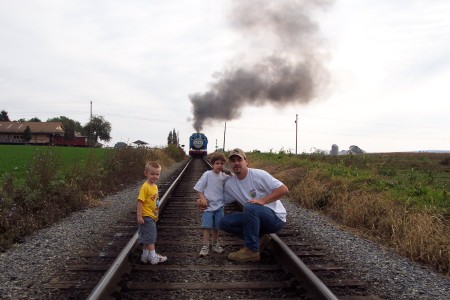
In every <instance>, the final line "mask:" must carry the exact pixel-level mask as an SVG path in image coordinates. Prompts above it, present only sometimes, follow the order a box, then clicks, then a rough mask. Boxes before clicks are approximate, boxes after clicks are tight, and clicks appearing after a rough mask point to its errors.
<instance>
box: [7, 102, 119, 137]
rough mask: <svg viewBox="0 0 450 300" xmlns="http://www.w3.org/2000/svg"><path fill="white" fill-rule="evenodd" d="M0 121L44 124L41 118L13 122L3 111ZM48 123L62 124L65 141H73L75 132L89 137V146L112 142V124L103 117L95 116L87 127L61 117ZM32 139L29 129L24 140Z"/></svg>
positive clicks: (49, 120)
mask: <svg viewBox="0 0 450 300" xmlns="http://www.w3.org/2000/svg"><path fill="white" fill-rule="evenodd" d="M0 121H4V122H42V121H41V120H40V119H39V118H37V117H34V118H31V119H29V120H25V119H23V118H22V119H18V120H15V121H11V120H10V118H9V116H8V112H7V111H6V110H2V111H1V112H0ZM46 122H61V123H62V124H63V126H64V139H65V140H73V139H74V137H75V132H79V133H80V134H81V135H84V136H87V137H88V138H89V144H90V145H95V144H97V142H98V140H102V141H105V142H109V141H110V140H111V123H110V122H108V121H107V120H105V118H104V117H103V116H100V115H94V116H92V118H91V119H90V120H89V122H87V123H86V124H85V125H83V126H82V125H81V123H80V122H78V121H75V120H73V119H70V118H68V117H65V116H60V117H56V118H49V119H47V121H46ZM27 137H30V138H31V131H30V128H29V127H27V129H25V131H24V138H25V139H27Z"/></svg>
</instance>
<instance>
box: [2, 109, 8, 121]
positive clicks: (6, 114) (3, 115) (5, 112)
mask: <svg viewBox="0 0 450 300" xmlns="http://www.w3.org/2000/svg"><path fill="white" fill-rule="evenodd" d="M0 121H6V122H10V120H9V117H8V112H7V111H6V110H2V111H1V112H0Z"/></svg>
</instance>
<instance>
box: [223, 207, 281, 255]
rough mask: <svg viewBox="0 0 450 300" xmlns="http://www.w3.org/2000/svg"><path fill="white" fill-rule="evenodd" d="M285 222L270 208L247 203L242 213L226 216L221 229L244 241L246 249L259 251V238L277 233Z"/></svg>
mask: <svg viewBox="0 0 450 300" xmlns="http://www.w3.org/2000/svg"><path fill="white" fill-rule="evenodd" d="M283 226H284V222H283V221H281V220H280V218H278V217H277V215H276V214H275V212H274V211H273V210H271V209H270V208H268V207H265V206H262V205H259V204H254V203H246V204H245V205H244V208H243V211H242V212H237V213H232V214H228V215H225V216H224V217H223V218H222V220H221V221H220V225H219V229H220V230H223V231H226V232H228V233H231V234H234V235H236V236H238V237H240V238H241V239H243V240H244V245H245V247H246V248H248V249H250V250H252V251H259V238H260V236H262V235H264V234H266V233H276V232H278V231H280V230H281V229H282V228H283Z"/></svg>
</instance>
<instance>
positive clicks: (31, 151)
mask: <svg viewBox="0 0 450 300" xmlns="http://www.w3.org/2000/svg"><path fill="white" fill-rule="evenodd" d="M43 151H55V152H56V153H57V155H58V157H59V159H60V161H61V164H62V167H63V168H67V167H69V166H71V165H73V164H76V163H83V162H84V161H85V160H86V159H87V158H88V157H89V155H94V157H95V158H96V159H99V160H102V159H104V158H105V157H106V154H107V153H108V152H110V151H112V150H111V149H103V148H79V147H57V146H55V147H43V146H29V145H27V146H23V145H0V177H2V176H3V175H4V174H6V173H10V174H14V175H15V176H16V178H18V179H21V178H23V177H24V175H25V172H26V170H27V167H28V166H29V164H30V163H31V162H32V160H33V157H34V156H35V155H36V154H37V153H40V152H43Z"/></svg>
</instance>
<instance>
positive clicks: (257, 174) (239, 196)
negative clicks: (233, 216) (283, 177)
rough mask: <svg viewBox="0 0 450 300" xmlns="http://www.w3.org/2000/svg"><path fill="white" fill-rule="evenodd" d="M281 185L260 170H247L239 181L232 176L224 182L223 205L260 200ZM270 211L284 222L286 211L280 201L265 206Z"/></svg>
mask: <svg viewBox="0 0 450 300" xmlns="http://www.w3.org/2000/svg"><path fill="white" fill-rule="evenodd" d="M282 185H283V183H282V182H281V181H279V180H278V179H276V178H274V177H273V176H272V175H270V174H269V173H268V172H266V171H264V170H260V169H252V168H248V174H247V176H246V177H245V178H244V179H242V180H239V179H238V178H237V176H232V177H230V179H228V180H227V181H226V182H225V192H224V197H225V203H230V202H233V201H238V202H240V203H241V204H242V205H244V204H245V203H246V202H247V200H251V199H261V198H264V197H266V196H268V195H270V194H272V192H273V191H274V190H275V189H277V188H279V187H280V186H282ZM264 206H266V207H269V208H270V209H272V210H273V211H274V212H275V214H276V215H277V216H278V218H280V219H281V220H282V221H283V222H286V209H285V208H284V206H283V204H282V203H281V201H280V200H276V201H274V202H272V203H268V204H265V205H264Z"/></svg>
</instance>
